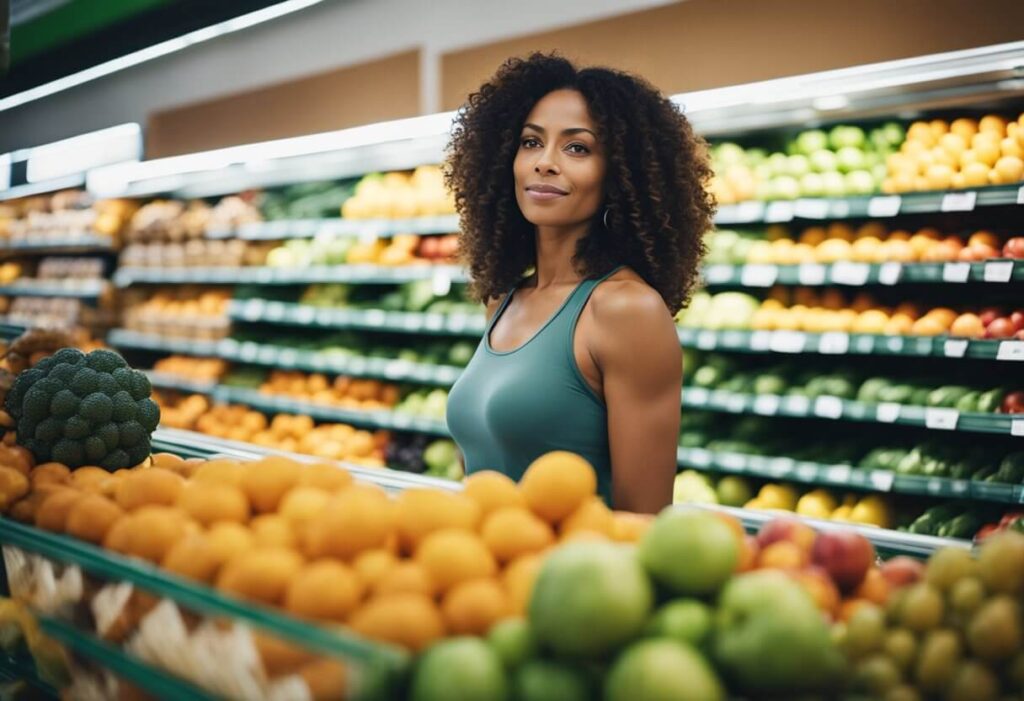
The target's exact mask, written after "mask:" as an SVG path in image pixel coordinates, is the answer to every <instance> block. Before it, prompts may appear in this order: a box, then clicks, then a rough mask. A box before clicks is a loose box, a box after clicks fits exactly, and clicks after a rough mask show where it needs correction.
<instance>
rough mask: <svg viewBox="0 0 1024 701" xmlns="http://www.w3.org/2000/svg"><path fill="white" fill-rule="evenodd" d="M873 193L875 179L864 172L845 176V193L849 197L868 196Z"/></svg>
mask: <svg viewBox="0 0 1024 701" xmlns="http://www.w3.org/2000/svg"><path fill="white" fill-rule="evenodd" d="M874 191H875V178H874V176H873V175H871V173H870V172H868V171H866V170H854V171H850V172H849V173H847V174H846V192H847V193H848V194H850V195H870V194H871V193H872V192H874Z"/></svg>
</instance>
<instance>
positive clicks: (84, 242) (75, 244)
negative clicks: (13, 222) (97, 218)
mask: <svg viewBox="0 0 1024 701" xmlns="http://www.w3.org/2000/svg"><path fill="white" fill-rule="evenodd" d="M115 249H116V246H115V245H114V240H113V239H112V238H111V237H109V236H100V235H91V236H75V237H73V238H67V239H42V240H33V239H27V240H16V241H11V240H7V241H2V242H0V256H28V255H36V254H51V253H109V252H111V251H114V250H115Z"/></svg>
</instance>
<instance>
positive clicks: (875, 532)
mask: <svg viewBox="0 0 1024 701" xmlns="http://www.w3.org/2000/svg"><path fill="white" fill-rule="evenodd" d="M674 508H677V509H702V510H705V511H719V512H722V513H726V514H729V515H730V516H733V517H735V518H737V519H739V521H740V523H742V524H743V527H744V528H745V529H746V530H747V531H749V532H751V533H753V532H756V531H758V530H759V529H760V528H761V526H763V525H764V524H765V523H768V522H769V521H772V520H774V519H777V518H779V512H777V511H757V510H753V509H741V508H736V507H732V506H722V505H721V504H678V505H676V506H675V507H674ZM785 517H786V518H794V519H797V520H800V521H803V522H804V523H806V524H807V525H809V526H810V527H811V528H813V529H814V530H816V531H856V532H858V533H860V534H861V535H863V536H864V537H865V538H867V539H868V540H870V541H871V543H872V544H873V545H874V546H875V548H876V549H877V550H879V551H880V552H884V553H887V554H893V555H912V556H914V557H922V558H923V557H928V556H930V555H931V554H932V553H934V552H935V551H936V550H941V549H942V548H946V547H953V548H963V549H965V550H969V549H971V547H972V544H971V541H969V540H961V539H959V538H938V537H935V536H927V535H919V534H917V533H903V532H902V531H893V530H889V529H886V528H878V527H875V526H865V525H861V524H855V523H849V522H846V521H823V520H821V519H816V518H807V517H806V516H801V515H800V514H795V513H786V514H785Z"/></svg>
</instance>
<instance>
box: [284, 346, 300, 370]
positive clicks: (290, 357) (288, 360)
mask: <svg viewBox="0 0 1024 701" xmlns="http://www.w3.org/2000/svg"><path fill="white" fill-rule="evenodd" d="M298 357H299V355H298V353H296V352H295V350H294V349H292V348H286V349H284V350H283V351H281V364H282V365H286V366H292V365H295V361H296V360H298Z"/></svg>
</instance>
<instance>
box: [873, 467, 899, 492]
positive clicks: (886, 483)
mask: <svg viewBox="0 0 1024 701" xmlns="http://www.w3.org/2000/svg"><path fill="white" fill-rule="evenodd" d="M895 478H896V475H894V474H893V473H892V472H889V471H888V470H872V471H871V472H870V473H869V474H868V480H870V482H871V486H872V487H874V488H875V489H876V490H877V491H879V492H888V491H891V490H892V483H893V480H894V479H895Z"/></svg>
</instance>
